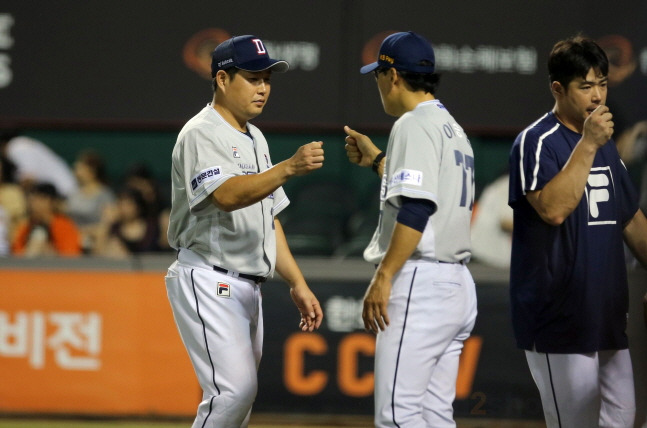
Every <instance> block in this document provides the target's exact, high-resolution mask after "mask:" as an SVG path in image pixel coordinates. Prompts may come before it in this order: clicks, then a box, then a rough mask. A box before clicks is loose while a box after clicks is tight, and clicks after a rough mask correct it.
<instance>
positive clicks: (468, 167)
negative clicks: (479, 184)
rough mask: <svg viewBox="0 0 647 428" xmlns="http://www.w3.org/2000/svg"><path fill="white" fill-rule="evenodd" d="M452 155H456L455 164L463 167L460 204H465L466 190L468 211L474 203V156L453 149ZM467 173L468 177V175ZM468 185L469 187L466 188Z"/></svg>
mask: <svg viewBox="0 0 647 428" xmlns="http://www.w3.org/2000/svg"><path fill="white" fill-rule="evenodd" d="M454 156H455V157H456V165H457V166H460V167H461V168H462V169H463V185H462V187H461V202H460V206H461V207H464V206H467V199H468V192H469V193H470V196H469V200H470V206H469V209H470V211H471V210H472V206H473V205H474V192H473V191H472V189H474V158H473V157H472V156H470V155H463V153H462V152H460V151H459V150H454ZM468 173H469V177H468ZM468 185H469V189H468Z"/></svg>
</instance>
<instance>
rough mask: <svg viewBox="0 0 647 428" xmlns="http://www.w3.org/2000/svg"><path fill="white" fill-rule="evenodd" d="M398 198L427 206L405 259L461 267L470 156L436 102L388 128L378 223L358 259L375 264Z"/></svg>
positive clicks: (461, 134)
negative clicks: (424, 220)
mask: <svg viewBox="0 0 647 428" xmlns="http://www.w3.org/2000/svg"><path fill="white" fill-rule="evenodd" d="M401 196H406V197H409V198H416V199H426V200H429V201H431V202H432V203H433V204H434V205H435V207H436V211H435V212H434V214H433V215H432V216H431V217H429V220H428V222H427V226H426V227H425V230H424V232H423V235H422V238H421V239H420V243H419V244H418V247H417V248H416V250H415V251H414V253H413V255H412V256H411V259H424V260H440V261H443V262H449V263H456V262H461V261H465V262H467V261H468V260H469V258H470V255H471V250H470V248H471V243H470V228H469V225H470V219H471V215H472V204H473V200H474V153H473V151H472V146H471V145H470V142H469V140H468V138H467V135H466V134H465V131H463V128H462V127H461V126H460V125H459V124H458V123H456V120H454V118H453V117H452V115H451V114H450V113H449V111H447V109H446V108H445V106H443V104H441V103H440V101H438V100H431V101H425V102H422V103H420V104H418V105H417V106H416V108H414V109H413V110H411V111H409V112H407V113H405V114H403V115H402V116H401V117H400V118H399V119H398V120H397V121H396V122H395V124H394V125H393V129H392V130H391V135H390V136H389V142H388V146H387V149H386V163H385V167H384V174H383V177H382V188H381V195H380V202H381V203H380V220H379V222H378V227H377V229H376V231H375V234H374V235H373V239H372V240H371V242H370V243H369V245H368V247H367V248H366V251H365V252H364V258H365V259H366V260H367V261H369V262H371V263H379V262H380V260H382V258H383V257H384V254H385V253H386V250H387V248H388V246H389V242H390V241H391V235H392V233H393V228H394V227H395V223H396V219H397V215H398V212H399V210H400V207H401V206H402V203H401V198H400V197H401Z"/></svg>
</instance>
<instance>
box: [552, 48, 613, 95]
mask: <svg viewBox="0 0 647 428" xmlns="http://www.w3.org/2000/svg"><path fill="white" fill-rule="evenodd" d="M590 69H593V70H595V72H596V73H598V74H601V75H602V76H607V75H608V74H609V59H608V58H607V55H606V54H605V53H604V50H602V48H601V47H600V46H598V44H597V43H595V42H594V41H593V40H592V39H589V38H587V37H584V36H582V35H577V36H574V37H570V38H568V39H565V40H560V41H559V42H557V43H556V44H555V46H553V49H552V51H551V52H550V56H549V57H548V76H549V77H550V81H551V83H552V82H559V83H561V84H562V86H563V87H564V88H567V87H568V84H569V83H571V81H572V80H573V79H575V78H577V77H582V78H586V75H587V74H588V72H589V70H590Z"/></svg>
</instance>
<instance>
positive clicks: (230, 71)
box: [211, 67, 238, 94]
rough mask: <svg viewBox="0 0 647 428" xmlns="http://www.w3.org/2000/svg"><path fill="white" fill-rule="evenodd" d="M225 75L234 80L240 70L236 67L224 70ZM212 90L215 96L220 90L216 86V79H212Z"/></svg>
mask: <svg viewBox="0 0 647 428" xmlns="http://www.w3.org/2000/svg"><path fill="white" fill-rule="evenodd" d="M224 71H225V73H227V74H228V75H229V79H233V78H234V76H235V75H236V73H238V69H237V68H236V67H231V68H228V69H226V70H224ZM211 89H213V92H214V94H215V93H216V90H217V89H218V85H216V78H215V77H214V78H213V79H211Z"/></svg>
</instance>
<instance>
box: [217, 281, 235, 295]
mask: <svg viewBox="0 0 647 428" xmlns="http://www.w3.org/2000/svg"><path fill="white" fill-rule="evenodd" d="M216 295H217V296H218V297H231V291H230V286H229V284H225V283H224V282H219V283H218V288H217V289H216Z"/></svg>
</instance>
